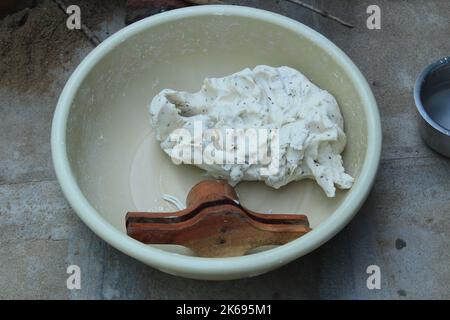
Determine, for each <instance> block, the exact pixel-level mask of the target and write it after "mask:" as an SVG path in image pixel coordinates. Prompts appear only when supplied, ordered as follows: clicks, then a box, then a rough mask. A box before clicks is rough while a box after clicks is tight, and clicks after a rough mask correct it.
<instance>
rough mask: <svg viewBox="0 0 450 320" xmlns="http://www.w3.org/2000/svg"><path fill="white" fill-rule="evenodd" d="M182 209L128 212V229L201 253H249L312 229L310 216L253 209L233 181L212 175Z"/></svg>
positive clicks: (156, 241) (152, 240)
mask: <svg viewBox="0 0 450 320" xmlns="http://www.w3.org/2000/svg"><path fill="white" fill-rule="evenodd" d="M186 200H187V201H186V202H187V208H186V209H184V210H181V211H177V212H154V213H150V212H128V213H127V215H126V228H127V234H128V235H129V236H130V237H132V238H134V239H136V240H138V241H141V242H143V243H146V244H177V245H182V246H186V247H188V248H190V249H191V250H192V251H194V252H195V253H196V254H197V255H198V256H201V257H230V256H240V255H244V254H246V253H247V252H248V251H249V250H251V249H254V248H258V247H261V246H265V245H282V244H285V243H287V242H289V241H292V240H294V239H296V238H298V237H301V236H302V235H304V234H305V233H307V232H309V231H310V230H311V229H310V228H309V222H308V218H307V217H306V216H305V215H297V214H262V213H257V212H253V211H250V210H248V209H246V208H244V207H243V206H242V205H241V204H240V203H239V198H238V196H237V194H236V192H235V190H234V189H233V187H231V186H230V185H229V184H228V183H227V182H225V181H222V180H206V181H202V182H200V183H198V184H197V185H195V186H194V187H193V188H192V189H191V191H190V192H189V194H188V196H187V199H186Z"/></svg>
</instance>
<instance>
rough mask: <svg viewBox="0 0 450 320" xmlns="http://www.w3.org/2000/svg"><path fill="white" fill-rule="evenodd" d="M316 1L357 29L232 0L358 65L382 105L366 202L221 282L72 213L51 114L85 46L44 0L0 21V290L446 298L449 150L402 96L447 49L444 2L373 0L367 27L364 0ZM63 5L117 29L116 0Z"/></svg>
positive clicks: (101, 34)
mask: <svg viewBox="0 0 450 320" xmlns="http://www.w3.org/2000/svg"><path fill="white" fill-rule="evenodd" d="M228 2H231V1H228ZM312 2H313V3H314V4H315V5H316V6H318V7H321V8H324V9H326V10H328V11H329V12H332V13H333V14H335V15H337V16H339V17H341V18H343V19H345V20H347V21H349V22H351V23H353V24H355V25H356V26H357V27H356V28H355V29H348V28H346V27H343V26H341V25H339V24H336V23H335V22H333V21H330V20H328V19H325V18H323V17H321V16H318V15H315V14H312V13H311V12H309V11H306V10H304V9H301V8H298V7H297V6H295V5H293V4H289V3H286V2H285V1H257V0H253V1H250V0H248V1H234V3H241V4H247V5H250V6H254V7H260V8H265V9H268V10H272V11H276V12H279V13H281V14H284V15H286V16H290V17H292V18H294V19H297V20H299V21H301V22H303V23H305V24H307V25H309V26H311V27H312V28H314V29H316V30H318V31H319V32H321V33H323V34H324V35H325V36H327V37H328V38H329V39H331V40H332V41H334V42H335V43H336V44H337V45H338V46H339V47H341V48H342V49H343V50H344V51H345V52H346V53H347V54H348V55H349V56H350V57H351V58H352V59H353V61H354V62H355V63H356V64H357V65H358V66H359V67H360V69H361V71H362V72H363V73H364V74H365V76H366V77H367V79H368V80H369V83H371V84H372V86H373V90H374V93H375V95H376V98H377V101H378V104H379V107H380V110H381V115H382V124H383V135H384V147H383V153H382V161H381V166H380V171H379V175H378V178H377V181H376V183H375V186H374V189H373V191H372V193H371V195H370V197H369V199H368V201H367V202H366V204H365V205H364V207H363V208H362V209H361V210H360V212H359V214H358V215H357V216H356V218H355V219H354V220H353V221H352V222H351V223H350V224H349V225H348V227H346V228H345V229H344V231H342V232H341V233H340V234H339V235H338V236H336V237H335V238H334V239H333V240H332V241H330V242H328V243H327V244H325V245H324V246H322V247H321V248H319V249H318V250H316V251H314V252H313V253H311V254H309V255H307V256H305V257H303V258H301V259H298V260H297V261H295V262H293V263H291V264H289V265H287V266H285V267H283V268H281V269H278V270H276V271H274V272H271V273H269V274H266V275H263V276H259V277H256V278H252V279H246V280H239V281H228V282H202V281H194V280H187V279H181V278H176V277H173V276H170V275H167V274H164V273H161V272H159V271H156V270H154V269H152V268H149V267H148V266H146V265H143V264H142V263H140V262H138V261H136V260H134V259H132V258H130V257H128V256H126V255H124V254H122V253H120V252H118V251H117V250H115V249H114V248H112V247H110V246H109V245H108V244H106V243H105V242H104V241H102V240H101V239H99V238H98V237H97V236H95V235H94V234H93V233H92V232H91V231H90V230H88V229H87V227H85V226H84V224H83V223H82V222H81V221H80V220H79V219H78V218H77V216H76V215H75V213H74V212H73V211H72V210H71V208H70V207H69V205H68V203H67V202H66V200H65V199H64V197H63V195H62V193H61V191H60V188H59V185H58V182H57V181H56V180H55V174H54V171H53V168H52V163H51V156H50V126H51V119H52V114H53V111H54V108H55V105H56V101H57V98H58V95H59V93H60V91H61V89H62V87H63V86H64V84H65V81H66V80H67V78H68V77H69V75H70V73H71V72H72V71H73V70H74V68H75V67H76V66H77V64H78V63H79V62H80V61H81V59H82V58H83V57H84V56H86V54H87V53H89V52H90V51H91V50H92V49H93V46H92V44H91V43H90V42H89V41H88V40H87V38H86V37H85V36H84V35H82V34H81V33H80V32H78V31H68V30H67V29H66V28H65V16H64V13H63V12H62V11H61V10H60V9H58V7H57V5H56V3H55V2H54V1H50V0H42V1H38V5H37V6H36V7H35V8H33V9H30V10H28V11H26V12H23V11H21V12H18V13H16V14H14V15H12V16H9V17H7V18H5V19H3V20H2V21H0V57H1V58H0V74H1V78H0V114H1V120H0V123H1V125H0V243H1V246H0V257H1V258H0V289H1V290H0V298H3V299H14V298H24V299H32V298H39V299H52V298H58V299H67V298H69V299H80V298H88V299H96V298H98V299H115V298H121V299H133V298H143V299H167V298H179V299H194V298H203V299H209V298H225V299H226V298H229V299H232V298H240V299H247V298H251V299H260V298H261V299H283V298H286V299H301V298H304V299H315V298H333V299H376V298H382V299H423V298H433V299H442V298H447V299H448V298H450V267H449V264H450V251H449V250H448V247H449V246H448V239H449V238H450V220H449V219H448V216H447V214H449V213H450V192H449V191H450V179H448V176H449V174H450V160H448V159H445V158H442V157H440V156H438V155H436V154H435V153H433V152H431V151H430V150H429V149H427V148H426V147H425V146H424V144H423V143H422V142H421V140H420V138H419V136H418V132H417V127H416V123H415V120H416V114H415V110H414V103H413V99H412V87H413V83H414V80H415V78H416V76H417V75H418V73H419V72H420V70H421V69H422V68H424V67H425V66H426V65H427V64H429V63H431V62H433V61H434V60H436V59H438V58H440V57H443V56H446V55H449V53H450V42H449V41H448V37H449V33H450V19H449V13H450V2H449V1H447V0H429V1H419V0H410V1H402V0H390V1H388V0H377V1H375V2H376V4H378V5H379V6H380V7H381V9H382V29H381V30H376V31H374V30H368V29H367V28H366V19H367V14H366V8H367V6H368V5H370V4H373V2H374V1H366V0H362V1H359V0H358V1H356V0H342V1H325V0H315V1H312ZM70 3H71V4H79V5H80V7H81V10H82V21H83V23H84V24H86V25H87V26H88V27H89V28H90V29H91V30H93V32H94V33H95V34H96V36H97V37H98V38H100V39H105V38H106V37H107V36H109V35H110V34H112V33H114V32H115V31H117V30H118V29H120V28H122V27H123V17H124V14H125V12H124V8H123V3H122V2H121V1H106V0H103V1H96V5H93V4H91V2H89V1H87V0H86V1H81V0H80V1H71V2H70ZM69 264H77V265H79V266H80V267H81V269H82V276H83V278H82V289H81V290H73V291H69V290H67V288H66V279H67V274H66V267H67V265H69ZM373 264H375V265H379V266H380V268H381V274H382V282H381V290H373V291H370V290H368V289H367V287H366V279H367V274H366V272H365V271H366V268H367V266H368V265H373Z"/></svg>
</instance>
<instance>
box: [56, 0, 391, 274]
mask: <svg viewBox="0 0 450 320" xmlns="http://www.w3.org/2000/svg"><path fill="white" fill-rule="evenodd" d="M205 15H231V16H237V17H243V18H253V19H258V20H263V21H265V22H267V23H271V24H275V25H278V26H281V27H283V28H285V29H288V30H291V31H293V32H295V33H297V34H301V35H302V36H303V37H306V38H308V39H310V40H311V41H313V42H314V43H316V44H317V45H318V46H320V47H321V48H322V49H324V50H327V51H328V52H329V53H330V54H331V55H332V56H333V57H334V59H336V61H337V62H338V63H339V64H340V65H341V66H342V67H343V68H344V70H345V71H346V72H347V73H348V74H349V76H350V77H351V78H352V79H353V81H354V82H355V85H356V86H357V90H358V93H359V95H360V96H361V99H362V101H363V108H364V111H365V113H366V115H367V131H368V137H367V143H368V147H367V153H366V155H365V159H364V163H363V167H362V169H361V172H360V176H359V178H358V179H357V180H356V181H355V184H354V186H353V189H352V192H351V193H350V194H349V195H348V196H347V197H346V199H345V200H344V201H343V203H342V204H341V205H340V206H339V207H338V208H337V209H336V211H335V212H334V213H333V214H332V215H331V216H330V217H329V218H328V219H326V220H325V221H324V222H322V223H321V224H320V225H319V226H318V227H317V228H316V229H314V230H313V231H312V232H310V233H308V234H306V235H304V236H303V237H301V238H299V239H296V240H294V241H292V242H290V243H288V244H285V245H283V246H279V247H276V248H273V249H270V250H267V251H264V252H259V253H255V254H252V255H248V256H242V257H229V258H202V257H192V256H185V255H180V254H175V253H170V252H167V251H164V250H161V249H158V248H154V247H151V246H148V245H145V244H142V243H140V242H138V241H136V240H134V239H132V238H130V237H128V236H127V235H126V234H124V233H123V232H121V231H119V230H118V229H116V228H115V227H113V226H112V225H111V224H110V223H109V222H108V221H107V220H105V219H104V218H103V217H102V216H101V214H100V213H98V212H97V211H96V210H95V209H94V208H93V207H92V206H91V204H90V203H89V202H88V200H87V199H86V198H85V196H84V195H83V193H82V191H81V190H80V188H79V186H78V184H77V182H76V179H75V176H74V174H73V172H72V170H71V168H70V163H69V160H68V155H67V150H66V125H67V120H68V116H69V112H70V108H71V106H72V102H73V100H74V97H75V95H76V93H77V91H78V89H79V87H80V85H81V83H82V81H83V80H84V78H85V77H86V75H87V74H88V73H89V72H90V70H92V68H93V67H94V66H95V65H96V64H97V62H98V61H100V60H101V59H102V58H103V57H104V56H105V55H107V54H108V53H109V52H110V51H111V50H113V49H114V48H115V47H117V46H119V45H120V44H121V43H122V42H123V41H125V40H126V39H127V38H129V37H131V36H133V35H135V34H137V33H139V32H142V31H144V30H145V29H149V28H151V27H153V26H156V25H159V24H161V23H166V22H170V21H174V20H177V19H180V18H186V17H196V16H205ZM381 144H382V135H381V124H380V115H379V111H378V107H377V104H376V101H375V98H374V96H373V93H372V90H371V89H370V87H369V85H368V83H367V81H366V79H365V78H364V76H363V75H362V74H361V72H360V71H359V69H358V68H357V67H356V65H355V64H354V63H353V62H352V61H351V60H350V58H349V57H348V56H347V55H346V54H345V53H344V52H343V51H342V50H341V49H339V48H338V47H337V46H336V45H335V44H333V43H332V42H331V41H330V40H328V39H327V38H325V37H324V36H323V35H321V34H320V33H318V32H316V31H314V30H313V29H311V28H309V27H307V26H305V25H303V24H302V23H300V22H298V21H295V20H293V19H290V18H288V17H285V16H282V15H279V14H276V13H272V12H269V11H265V10H262V9H256V8H250V7H244V6H235V5H207V6H193V7H187V8H182V9H176V10H172V11H168V12H164V13H160V14H157V15H154V16H151V17H148V18H145V19H143V20H141V21H138V22H136V23H133V24H131V25H129V26H127V27H125V28H124V29H121V30H120V31H118V32H117V33H115V34H114V35H112V36H110V37H109V38H108V39H106V40H105V41H103V42H102V43H101V44H99V45H98V46H97V47H96V48H95V49H94V50H92V51H91V52H90V53H89V54H88V55H87V57H86V58H84V60H83V61H82V62H81V63H80V64H79V66H78V67H77V68H76V69H75V71H74V72H73V73H72V75H71V76H70V78H69V80H68V81H67V83H66V85H65V87H64V89H63V91H62V93H61V95H60V97H59V100H58V103H57V106H56V110H55V113H54V117H53V122H52V132H51V150H52V158H53V164H54V167H55V171H56V176H57V179H58V181H59V183H60V185H61V188H62V190H63V193H64V195H65V197H66V198H67V200H68V201H69V203H70V205H71V206H72V208H73V209H74V211H75V212H76V213H77V215H78V216H79V217H80V219H81V220H82V221H83V222H84V223H85V224H86V225H87V226H88V227H89V228H90V229H91V230H92V231H93V232H94V233H96V234H97V235H98V236H99V237H100V238H102V239H104V240H105V241H106V242H108V243H109V244H110V245H112V246H113V247H115V248H116V249H118V250H120V251H122V252H124V253H125V254H127V255H129V256H131V257H134V258H136V259H138V260H140V261H142V262H144V263H146V264H148V265H150V266H153V267H155V268H157V269H159V270H161V271H164V272H167V273H170V274H174V275H181V276H185V277H189V278H195V279H237V278H242V277H250V276H256V275H259V274H261V273H265V272H267V271H270V270H272V269H275V268H277V267H280V266H282V265H284V264H286V263H288V262H291V261H293V260H295V259H297V258H299V257H300V256H303V255H305V254H307V253H309V252H311V251H313V250H314V249H316V248H317V247H319V246H321V245H322V244H323V243H325V242H326V241H328V240H329V239H330V238H332V237H333V236H334V235H336V234H337V233H338V232H339V231H340V230H341V229H342V228H343V227H344V226H345V225H346V224H347V223H348V222H349V221H350V220H351V219H352V218H353V216H354V215H355V214H356V213H357V211H358V209H359V208H360V207H361V205H362V204H363V202H364V200H365V199H366V197H367V195H368V193H369V191H370V189H371V188H372V185H373V183H374V180H375V177H376V173H377V169H378V165H379V162H380V155H381Z"/></svg>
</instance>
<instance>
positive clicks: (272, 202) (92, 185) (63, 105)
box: [52, 6, 381, 279]
mask: <svg viewBox="0 0 450 320" xmlns="http://www.w3.org/2000/svg"><path fill="white" fill-rule="evenodd" d="M258 64H266V65H271V66H282V65H287V66H290V67H293V68H295V69H298V70H300V71H301V72H303V73H304V74H305V75H306V76H308V77H309V78H310V79H311V80H312V81H313V82H314V83H316V84H317V85H319V86H320V87H322V88H324V89H326V90H328V91H330V92H331V93H332V94H334V95H335V97H336V98H337V100H338V102H339V104H340V107H341V110H342V113H343V115H344V119H345V130H346V132H347V136H348V145H347V148H346V150H345V152H344V164H345V167H346V169H347V171H348V172H349V173H350V174H351V175H353V176H354V177H355V179H356V180H355V184H354V186H353V188H352V189H351V190H349V191H345V192H338V195H337V197H336V198H335V199H328V198H326V196H325V195H324V193H323V192H322V191H321V190H320V188H319V187H317V185H316V184H315V183H314V182H312V181H302V182H298V183H291V184H290V185H288V186H286V187H283V188H281V189H280V190H273V189H270V188H268V187H265V186H264V185H263V183H256V182H254V183H243V184H240V185H239V186H238V189H237V190H238V193H239V195H240V197H241V200H242V202H243V204H244V205H246V206H247V207H248V208H251V209H253V210H256V211H262V212H264V211H266V212H267V211H269V210H273V212H285V213H296V212H298V213H306V214H308V216H309V219H310V221H311V224H312V227H313V229H314V230H313V231H312V232H310V233H309V234H307V235H305V236H303V237H302V238H300V239H297V240H295V241H293V242H291V243H289V244H287V245H284V246H280V247H276V248H270V249H267V248H266V249H265V250H260V252H257V253H253V254H250V255H246V256H243V257H232V258H220V259H207V258H199V257H194V256H191V255H190V252H189V251H187V250H185V249H183V248H179V247H170V246H149V245H144V244H142V243H139V242H137V241H135V240H133V239H131V238H130V237H128V236H127V235H126V233H125V226H124V217H125V213H126V212H127V211H136V210H147V209H149V210H158V209H161V207H162V209H164V210H166V209H167V210H170V209H172V208H170V206H168V205H167V204H165V203H164V201H162V200H161V194H162V193H170V194H172V195H175V196H177V197H179V198H181V199H184V197H185V196H186V194H187V192H188V191H189V189H190V187H191V186H193V184H194V183H195V182H197V181H199V180H201V179H202V178H204V177H202V175H201V171H199V170H198V169H194V168H191V167H189V166H175V165H173V164H172V163H171V161H170V159H169V158H168V157H167V156H165V155H164V153H163V152H162V151H161V150H160V149H159V147H158V145H157V143H156V141H155V139H154V137H153V135H152V132H151V130H150V126H149V124H148V115H147V105H148V103H149V102H150V101H151V99H152V97H153V96H154V95H155V94H156V93H158V92H159V91H160V90H162V89H163V88H166V87H170V88H174V89H178V90H181V89H182V90H191V91H194V90H197V89H198V88H200V84H201V82H202V80H203V78H205V77H211V76H224V75H228V74H230V73H233V72H236V71H239V70H241V69H243V68H245V67H254V66H256V65H258ZM380 150H381V129H380V120H379V114H378V109H377V105H376V102H375V99H374V97H373V94H372V92H371V90H370V88H369V86H368V84H367V82H366V80H365V79H364V77H363V76H362V75H361V73H360V72H359V71H358V69H357V67H356V66H355V65H354V64H353V63H352V61H351V60H350V59H349V58H348V57H347V56H346V55H345V54H344V53H343V52H342V51H341V50H339V49H338V48H337V47H336V46H335V45H334V44H333V43H331V42H330V41H329V40H327V39H326V38H325V37H323V36H322V35H320V34H319V33H317V32H315V31H313V30H311V29H310V28H308V27H306V26H304V25H303V24H301V23H299V22H296V21H294V20H291V19H288V18H286V17H283V16H280V15H277V14H273V13H270V12H266V11H262V10H257V9H252V8H246V7H239V6H198V7H190V8H186V9H180V10H174V11H170V12H167V13H162V14H158V15H156V16H153V17H150V18H147V19H144V20H142V21H139V22H137V23H135V24H132V25H130V26H128V27H127V28H124V29H123V30H121V31H119V32H117V33H116V34H114V35H113V36H111V37H110V38H109V39H107V40H105V41H104V42H103V43H101V44H100V45H99V46H98V47H97V48H96V49H94V50H93V51H92V53H90V54H89V55H88V56H87V57H86V58H85V59H84V61H83V62H82V63H81V64H80V65H79V67H78V68H77V69H76V70H75V72H74V73H73V75H72V76H71V77H70V79H69V81H68V82H67V84H66V86H65V88H64V90H63V92H62V94H61V97H60V99H59V102H58V106H57V108H56V112H55V116H54V120H53V128H52V153H53V161H54V165H55V169H56V173H57V176H58V179H59V182H60V183H61V187H62V189H63V191H64V194H65V196H66V197H67V199H68V200H69V202H70V204H71V205H72V207H73V208H74V210H75V211H76V212H77V214H78V215H79V217H80V218H81V219H82V220H83V221H84V222H85V223H86V224H87V225H88V226H89V227H90V228H91V229H92V230H93V231H94V232H95V233H96V234H97V235H98V236H100V237H101V238H103V239H104V240H105V241H107V242H108V243H109V244H111V245H112V246H114V247H115V248H117V249H119V250H121V251H122V252H124V253H126V254H128V255H130V256H132V257H134V258H136V259H138V260H140V261H142V262H144V263H146V264H148V265H150V266H153V267H155V268H158V269H160V270H162V271H164V272H167V273H171V274H175V275H179V276H184V277H190V278H196V279H236V278H242V277H250V276H256V275H259V274H262V273H264V272H267V271H269V270H272V269H275V268H278V267H280V266H282V265H284V264H286V263H288V262H290V261H292V260H294V259H296V258H298V257H301V256H302V255H304V254H306V253H308V252H310V251H312V250H314V249H315V248H317V247H318V246H320V245H321V244H323V243H324V242H326V241H327V240H329V239H330V238H331V237H333V236H334V235H335V234H336V233H337V232H338V231H340V230H341V229H342V228H343V227H344V226H345V225H346V224H347V223H348V222H349V221H350V219H352V217H353V216H354V215H355V214H356V212H357V211H358V209H359V208H360V206H361V205H362V203H363V201H364V200H365V198H366V197H367V195H368V193H369V190H370V188H371V186H372V184H373V182H374V179H375V175H376V171H377V167H378V163H379V158H380Z"/></svg>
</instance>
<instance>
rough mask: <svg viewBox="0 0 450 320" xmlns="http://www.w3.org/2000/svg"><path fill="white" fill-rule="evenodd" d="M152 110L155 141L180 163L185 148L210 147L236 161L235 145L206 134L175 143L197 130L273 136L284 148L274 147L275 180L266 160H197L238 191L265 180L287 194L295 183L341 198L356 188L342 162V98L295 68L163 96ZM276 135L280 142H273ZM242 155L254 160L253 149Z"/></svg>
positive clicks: (258, 71) (246, 74)
mask: <svg viewBox="0 0 450 320" xmlns="http://www.w3.org/2000/svg"><path fill="white" fill-rule="evenodd" d="M149 111H150V122H151V125H152V127H153V128H154V129H155V131H156V138H157V139H158V141H160V146H161V148H162V149H163V150H164V151H165V152H166V153H167V154H168V155H170V156H171V157H172V160H174V159H176V158H177V156H176V152H174V150H176V149H177V148H180V147H189V148H190V149H191V150H194V151H195V150H202V151H204V150H205V149H208V148H209V151H211V150H214V152H212V154H214V155H217V154H219V152H220V154H221V155H225V156H228V155H229V156H231V158H233V157H235V154H236V145H235V144H233V143H231V144H230V143H221V142H218V140H214V139H205V136H204V135H202V139H201V140H200V141H198V140H197V141H194V139H192V140H190V139H188V140H186V139H181V138H180V137H178V138H176V139H175V138H174V136H173V133H174V132H176V130H177V129H183V130H184V132H190V133H191V134H192V135H193V136H194V135H195V134H194V131H195V130H194V129H195V126H196V125H195V123H196V124H197V127H198V124H199V123H200V124H201V128H202V129H203V130H209V131H210V132H211V130H212V132H213V133H219V134H222V135H223V136H226V134H227V133H226V129H237V132H241V131H239V130H245V129H257V130H260V129H266V130H267V131H269V130H270V131H269V132H270V134H268V136H269V137H271V138H269V139H268V140H267V141H268V142H270V143H272V142H275V141H277V142H278V144H277V150H275V149H274V148H273V147H272V144H270V147H269V148H268V150H269V151H268V154H270V155H272V156H273V155H275V154H276V155H278V158H277V159H278V160H277V170H276V171H275V172H273V173H271V174H262V171H261V169H263V168H266V169H267V168H268V167H269V166H270V164H273V163H274V162H273V161H274V160H272V161H270V160H269V163H268V162H267V161H268V160H267V157H266V158H265V161H263V159H259V161H258V162H257V163H254V162H250V161H247V160H246V161H244V162H241V163H210V162H208V163H206V162H207V161H205V159H206V160H211V159H210V158H211V155H210V156H208V155H206V156H205V155H204V154H202V153H201V152H200V153H199V154H202V156H203V158H202V159H198V155H197V156H194V157H193V158H194V161H193V162H192V163H193V164H194V165H196V166H198V167H200V168H202V169H204V170H206V171H207V172H208V173H209V174H210V175H212V176H213V177H215V178H222V179H227V180H228V181H229V182H230V183H231V184H236V183H238V182H240V181H255V180H259V181H264V182H265V183H266V184H267V185H268V186H271V187H274V188H280V187H282V186H284V185H286V184H288V183H290V182H292V181H298V180H302V179H314V180H315V181H316V182H317V183H318V184H319V186H320V187H321V188H322V189H323V190H324V192H325V193H326V195H327V196H328V197H334V196H335V192H336V187H338V188H340V189H349V188H351V186H352V184H353V178H352V177H351V176H350V175H348V174H347V173H345V170H344V166H343V161H342V157H341V153H342V152H343V150H344V148H345V145H346V135H345V133H344V130H343V128H344V122H343V118H342V115H341V112H340V110H339V106H338V104H337V102H336V99H335V98H334V97H333V96H332V95H331V94H330V93H328V92H327V91H325V90H322V89H320V88H319V87H318V86H316V85H314V84H313V83H312V82H311V81H309V80H308V79H307V78H306V77H305V76H304V75H303V74H301V73H300V72H299V71H297V70H295V69H292V68H289V67H279V68H274V67H269V66H264V65H260V66H257V67H255V68H254V69H253V70H251V69H244V70H242V71H240V72H237V73H235V74H233V75H230V76H226V77H223V78H209V79H205V80H204V82H203V85H202V88H201V90H200V91H199V92H197V93H189V92H179V91H174V90H171V89H164V90H162V91H161V92H160V93H159V94H158V95H156V96H155V97H154V98H153V100H152V102H151V104H150V106H149ZM273 132H275V133H276V139H275V136H271V134H273ZM239 134H242V132H241V133H238V135H239ZM209 136H210V135H209ZM230 141H235V140H230ZM177 150H179V149H177ZM239 150H240V151H239V152H241V153H243V155H244V156H245V157H246V159H248V158H249V157H250V156H254V154H252V152H253V151H252V149H251V148H243V149H239ZM277 151H278V152H277ZM193 153H195V152H193ZM205 157H206V158H205ZM227 159H229V158H227ZM177 160H180V159H177Z"/></svg>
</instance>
